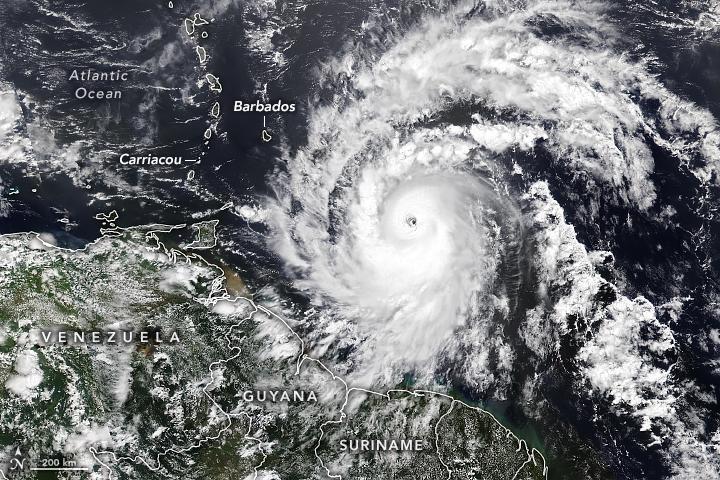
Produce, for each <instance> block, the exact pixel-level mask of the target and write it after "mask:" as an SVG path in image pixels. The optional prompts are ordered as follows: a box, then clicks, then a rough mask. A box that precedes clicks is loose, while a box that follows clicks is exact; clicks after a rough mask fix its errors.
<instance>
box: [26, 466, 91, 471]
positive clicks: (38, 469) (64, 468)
mask: <svg viewBox="0 0 720 480" xmlns="http://www.w3.org/2000/svg"><path fill="white" fill-rule="evenodd" d="M30 470H36V471H52V470H55V471H57V470H81V471H84V472H89V471H90V467H31V468H30Z"/></svg>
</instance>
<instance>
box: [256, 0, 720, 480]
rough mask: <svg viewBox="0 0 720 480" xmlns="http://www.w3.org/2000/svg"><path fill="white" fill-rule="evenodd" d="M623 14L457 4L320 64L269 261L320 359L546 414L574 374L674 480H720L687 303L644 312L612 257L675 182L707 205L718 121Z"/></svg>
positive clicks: (669, 207) (379, 24) (272, 208)
mask: <svg viewBox="0 0 720 480" xmlns="http://www.w3.org/2000/svg"><path fill="white" fill-rule="evenodd" d="M608 9H609V6H608V5H606V4H603V3H595V2H587V3H583V4H578V3H575V2H564V1H555V2H545V1H527V2H502V1H497V2H480V3H477V2H460V3H456V4H455V3H454V4H444V3H443V4H433V5H431V6H430V7H428V8H427V9H426V10H425V11H423V13H422V14H421V15H420V16H419V19H417V20H416V21H414V22H409V23H408V24H406V25H402V26H398V25H397V24H393V23H392V22H390V24H388V22H386V21H385V20H386V19H385V18H384V17H382V16H381V15H380V16H378V17H377V18H375V17H373V18H371V19H369V20H368V21H367V22H366V23H365V24H364V25H363V26H364V32H363V39H362V40H361V41H357V42H354V43H352V44H349V45H348V46H347V48H346V49H345V51H344V53H343V54H342V55H338V56H337V57H335V58H331V59H328V60H327V61H326V62H325V63H324V64H323V65H322V67H321V68H320V69H319V73H318V74H317V76H318V84H319V85H320V87H321V90H322V91H323V92H325V93H324V94H323V95H319V96H318V98H315V99H313V100H312V101H311V102H310V104H309V107H308V108H309V114H308V136H307V142H306V144H304V145H302V146H300V147H299V148H288V149H287V150H286V151H285V154H284V158H283V162H284V167H283V168H282V169H280V171H279V172H277V173H276V174H275V175H274V177H273V178H272V184H273V188H274V196H273V197H272V198H271V199H269V200H268V206H269V208H268V209H269V212H270V215H269V223H270V225H271V229H272V231H273V234H272V235H271V236H270V245H271V249H272V251H273V252H275V254H276V255H277V256H278V257H279V258H280V259H281V260H282V263H283V266H284V269H285V274H286V275H287V277H288V278H289V279H290V281H291V283H292V285H293V287H294V288H296V289H297V291H299V292H301V293H302V294H303V295H304V296H305V297H306V298H307V302H308V303H307V305H305V306H304V307H302V309H301V310H302V312H303V313H302V317H303V320H302V322H303V323H304V325H305V326H306V327H307V331H308V333H307V335H308V338H310V345H311V347H312V349H313V353H314V354H315V355H318V356H320V357H323V358H325V359H329V360H332V361H333V362H334V366H335V368H337V369H338V370H340V371H342V372H343V373H345V374H347V375H348V377H349V378H350V379H352V380H353V381H355V382H357V383H358V384H361V385H370V386H379V385H381V386H386V387H392V386H393V385H397V384H398V383H400V382H402V381H403V378H407V376H408V375H410V376H411V377H412V378H413V381H414V382H415V385H418V386H433V385H434V386H437V385H438V384H440V385H445V386H446V387H447V388H450V387H452V386H453V385H456V384H458V383H461V384H462V385H463V389H464V391H466V392H475V394H477V395H478V396H479V397H482V398H487V397H488V396H489V397H492V398H496V399H500V400H506V399H508V398H511V397H512V398H514V399H515V400H517V401H519V402H522V401H525V402H526V403H528V404H533V405H537V404H539V403H542V402H545V403H547V402H548V401H550V402H552V401H551V400H548V399H547V398H542V399H541V397H542V395H541V394H540V393H538V392H539V390H540V389H541V388H542V387H543V385H544V382H546V381H549V380H548V379H550V378H551V377H552V378H555V377H553V375H555V374H556V373H557V375H558V377H560V376H563V378H566V380H565V381H567V382H569V383H567V385H574V386H575V387H577V388H581V389H582V390H583V391H585V392H586V393H585V394H583V395H585V396H584V397H583V398H594V399H599V401H600V402H601V403H602V405H605V406H606V407H605V408H608V409H610V410H611V411H612V412H613V415H618V416H619V417H618V418H629V419H630V420H629V421H630V422H635V424H636V428H635V431H637V432H644V433H642V435H645V436H646V437H647V438H645V437H643V438H644V440H643V442H645V445H647V446H648V448H650V446H659V447H658V448H659V450H658V452H659V453H658V452H656V453H657V454H658V455H660V457H661V458H662V459H663V460H662V462H661V464H662V465H663V467H662V468H664V469H666V471H667V472H669V475H672V476H674V477H675V478H720V474H719V473H718V471H719V469H718V464H717V458H716V457H715V458H714V459H713V457H712V454H711V453H710V452H711V451H712V445H714V444H717V442H718V438H720V433H718V431H717V430H714V431H713V428H716V427H713V426H712V425H708V426H707V431H705V433H703V434H698V435H696V434H695V433H694V431H695V427H696V425H695V423H697V422H696V420H694V418H695V417H694V415H696V414H697V415H700V412H703V411H704V410H703V408H705V407H702V406H698V405H699V404H694V403H693V401H692V399H689V398H687V396H684V395H683V394H682V393H680V391H679V387H680V385H681V384H683V382H690V383H691V384H693V383H692V382H693V380H688V379H687V378H686V379H681V378H680V374H679V373H678V372H679V371H681V370H682V368H681V367H680V366H679V365H678V361H677V359H678V356H679V355H680V352H681V349H682V345H681V343H682V341H681V339H680V336H679V334H678V333H677V332H676V331H675V329H674V327H673V323H672V322H671V321H670V320H668V318H672V317H673V316H675V318H677V316H678V315H680V313H679V310H678V309H677V308H676V307H677V303H673V302H677V301H678V298H679V293H680V292H674V293H675V295H676V296H675V297H673V295H672V293H673V292H670V294H668V295H666V298H665V297H663V298H665V300H666V301H664V302H663V301H660V300H662V298H661V297H662V295H659V296H658V298H654V299H653V301H650V300H648V298H649V297H650V296H651V293H652V292H645V291H644V290H643V287H641V286H639V285H634V284H633V279H632V276H631V275H629V274H627V273H626V272H623V271H622V268H621V267H617V266H615V264H614V261H615V255H616V252H614V251H611V250H614V249H615V250H617V254H618V255H621V254H622V248H623V245H618V246H617V248H615V246H616V245H617V244H616V243H615V242H616V241H617V238H616V237H614V236H613V235H614V233H613V232H617V231H618V230H620V229H622V228H623V226H624V225H627V224H630V223H632V222H633V220H635V221H636V222H644V224H647V225H661V224H663V222H667V221H668V219H671V218H673V215H676V214H677V212H678V210H679V209H682V208H683V207H682V206H680V205H679V204H678V198H677V196H675V197H673V198H669V197H668V196H667V194H666V193H667V192H665V191H664V189H665V188H667V187H666V186H664V184H662V183H661V182H660V180H659V176H658V173H657V172H658V171H659V170H662V171H666V170H672V171H673V172H674V173H673V174H677V175H683V176H684V178H689V179H691V181H692V183H693V185H695V186H696V189H695V191H694V192H691V193H688V197H685V199H684V200H683V201H686V200H687V201H689V202H690V203H692V205H700V207H698V208H701V204H702V201H700V200H699V199H700V198H701V197H703V195H710V193H708V192H711V191H712V190H713V189H714V188H715V186H716V185H717V165H718V160H720V135H719V132H718V125H717V121H716V120H715V118H714V117H713V115H712V114H711V113H710V112H709V111H708V110H707V109H705V108H703V107H701V106H698V105H696V104H695V103H693V102H692V101H690V100H688V99H686V98H685V97H684V96H682V95H679V94H677V93H675V92H674V91H672V90H671V89H669V88H668V87H667V86H666V85H664V84H663V82H662V81H661V80H660V79H659V78H658V75H656V74H655V73H654V72H653V62H655V59H654V58H652V57H651V56H642V55H637V54H635V53H634V51H633V46H632V45H630V44H628V43H627V42H626V41H625V39H624V38H623V36H622V34H621V32H620V31H619V29H618V26H617V25H616V23H613V22H611V21H610V20H609V19H608V13H607V10H608ZM659 162H660V164H659ZM690 197H692V198H694V199H695V200H692V201H690V200H688V198H690ZM696 201H697V202H696ZM570 206H572V207H574V211H575V212H574V213H573V214H572V215H569V214H568V213H567V209H568V208H569V207H570ZM685 207H687V210H692V208H694V207H692V208H691V207H688V204H685ZM608 212H611V213H612V216H613V218H616V219H617V222H616V223H614V224H613V225H610V226H608V225H604V224H603V222H602V216H603V214H608ZM694 212H695V214H696V216H697V218H698V219H699V220H698V222H700V223H702V222H703V221H706V220H708V218H709V217H707V216H704V215H705V214H704V213H702V212H700V211H699V210H694ZM573 222H578V224H577V225H575V224H573ZM579 222H582V224H579ZM676 222H677V223H678V224H679V223H681V221H680V220H676ZM648 228H650V227H648ZM662 228H668V227H662ZM702 238H703V233H702V228H701V229H700V230H699V231H698V234H697V235H693V240H690V242H694V241H697V242H699V244H701V243H702ZM699 244H698V245H699ZM648 248H649V249H651V250H652V249H656V248H659V247H657V246H656V245H649V246H648ZM698 248H701V247H698ZM658 268H660V267H658ZM663 268H665V267H663ZM667 268H668V269H672V268H675V266H673V265H668V266H667ZM608 272H610V273H608ZM656 301H657V303H654V302H656ZM681 303H682V302H681ZM673 305H674V306H673ZM519 359H522V360H523V362H522V363H523V366H520V365H519V363H520V362H519ZM552 382H555V380H552V381H551V382H550V383H552ZM513 383H515V384H516V385H515V386H513ZM518 384H519V385H521V386H520V387H519V388H518V387H517V385H518ZM685 385H687V383H685ZM693 385H694V387H693V388H694V389H695V390H697V391H706V390H703V389H704V388H705V387H703V386H700V385H699V384H693ZM683 409H689V411H692V412H695V413H690V414H687V415H686V413H683ZM528 412H529V413H528V415H531V416H533V415H535V416H537V417H539V416H540V415H541V413H539V412H540V408H539V407H538V408H536V407H528ZM595 412H596V413H597V410H596V411H595ZM583 421H585V420H583ZM593 421H594V420H593ZM713 435H715V436H714V437H713ZM713 438H714V440H713ZM599 441H600V442H608V440H607V438H606V439H605V440H599ZM608 443H609V442H608ZM703 445H704V446H703ZM609 448H610V447H609ZM616 448H620V447H616ZM654 454H655V453H654ZM628 455H629V454H628ZM638 468H640V467H638ZM643 468H644V467H643ZM643 471H644V472H646V473H647V471H646V470H643ZM692 475H699V476H696V477H692Z"/></svg>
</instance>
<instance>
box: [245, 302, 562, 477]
mask: <svg viewBox="0 0 720 480" xmlns="http://www.w3.org/2000/svg"><path fill="white" fill-rule="evenodd" d="M253 304H254V305H255V306H256V307H257V308H258V310H260V311H262V312H264V313H266V314H268V315H271V316H273V317H275V318H277V319H278V320H280V321H281V322H282V323H283V325H285V327H286V328H287V329H288V330H289V331H290V333H292V334H293V335H294V336H295V337H296V338H297V339H298V341H299V342H300V345H301V352H300V355H299V356H298V360H297V366H296V371H295V375H298V374H299V373H300V368H301V366H302V364H303V363H304V362H305V360H310V361H313V362H316V363H317V364H319V365H320V366H321V367H322V368H323V369H324V370H325V371H327V372H328V373H329V374H330V375H331V376H332V377H333V380H340V381H341V382H342V383H343V385H344V386H345V401H344V403H343V405H342V407H341V409H340V418H339V419H336V420H329V421H327V422H324V423H322V424H321V425H320V438H319V440H318V443H317V444H316V446H315V458H316V459H317V460H318V462H319V463H320V465H321V466H322V468H323V469H324V470H325V472H326V474H327V475H328V477H330V478H337V479H342V476H341V475H338V474H333V473H331V472H330V469H329V468H328V467H327V466H326V465H325V463H324V462H323V460H322V458H320V456H319V454H318V449H319V448H320V444H321V442H322V439H323V438H324V436H325V430H324V427H325V426H326V425H331V424H342V423H343V421H344V420H345V419H346V418H347V413H346V412H345V408H346V407H347V404H348V401H349V396H350V393H352V392H353V391H360V392H364V393H368V394H371V395H378V396H382V397H385V398H387V399H388V400H391V397H390V394H391V393H394V392H397V393H404V394H409V395H411V396H425V395H431V396H439V397H442V398H445V399H447V400H450V401H451V404H450V407H451V409H452V407H453V406H454V405H455V404H456V403H459V404H460V405H462V406H464V407H466V408H469V409H471V410H475V411H477V412H480V413H482V414H485V415H489V416H490V418H492V419H493V421H494V422H495V423H496V424H497V425H498V426H500V427H501V428H502V429H503V430H505V435H506V437H512V438H514V439H515V440H516V441H517V442H518V446H517V449H516V450H515V451H516V452H519V451H520V450H521V449H522V448H523V446H524V447H525V451H526V452H527V453H528V459H527V460H526V461H525V462H524V463H523V464H522V466H521V467H520V468H519V469H518V470H517V472H515V475H514V476H513V478H512V479H511V480H515V479H516V478H517V475H518V474H519V473H520V472H521V471H522V469H523V468H524V467H525V465H527V464H528V463H529V462H530V461H532V462H533V464H534V465H536V466H537V461H536V459H535V454H537V455H539V456H540V458H541V459H542V466H543V476H544V477H545V478H547V475H548V467H547V462H546V460H545V457H544V456H543V454H542V453H541V452H540V451H539V450H537V449H536V448H534V447H533V448H532V449H531V448H529V446H528V444H527V442H526V441H525V440H524V439H521V438H519V437H518V436H517V435H515V434H514V433H513V432H512V431H511V430H510V429H509V428H507V427H506V426H505V425H503V424H502V423H500V421H499V420H498V419H497V418H496V417H495V415H493V414H492V413H490V412H488V411H487V410H484V409H482V408H480V407H475V406H472V405H468V404H467V403H465V402H463V401H461V400H458V399H456V398H454V397H452V396H450V395H447V394H444V393H439V392H434V391H431V390H404V389H390V390H387V391H386V392H385V393H382V392H376V391H373V390H369V389H366V388H361V387H349V386H348V384H347V382H346V381H345V380H343V379H342V378H341V377H339V376H337V375H336V374H335V373H334V372H333V371H332V370H330V369H329V368H328V367H327V366H326V365H325V364H324V363H322V361H320V360H318V359H316V358H313V357H311V356H309V355H308V354H306V353H305V341H304V340H303V339H302V338H301V337H300V335H298V334H297V332H295V330H293V329H292V327H290V325H289V323H288V322H287V321H286V320H285V319H284V318H282V317H281V316H279V315H277V314H276V313H274V312H273V311H271V310H269V309H268V308H266V307H264V306H262V305H259V304H255V303H254V302H253ZM448 413H449V411H448V412H446V413H445V414H444V415H443V416H441V417H440V419H439V420H438V423H437V424H436V426H435V429H436V431H435V433H436V435H437V434H438V432H437V426H438V425H439V424H440V421H441V420H442V418H443V417H444V416H445V415H447V414H448ZM435 446H436V449H437V454H438V459H439V460H440V463H441V464H442V465H443V466H445V468H446V469H447V470H448V478H450V476H451V475H452V470H451V469H450V468H449V467H448V465H447V464H446V463H445V461H444V460H443V459H442V457H441V455H440V447H439V443H438V442H437V437H436V445H435Z"/></svg>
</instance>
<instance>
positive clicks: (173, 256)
mask: <svg viewBox="0 0 720 480" xmlns="http://www.w3.org/2000/svg"><path fill="white" fill-rule="evenodd" d="M155 226H157V227H160V228H157V229H153V230H149V231H147V232H146V233H145V236H146V240H147V241H151V240H152V241H154V242H155V243H156V245H155V246H146V248H148V249H150V250H156V251H162V252H163V253H164V254H165V255H167V256H168V258H169V259H170V261H171V263H173V264H177V263H179V261H180V258H183V259H184V260H185V263H187V264H190V263H192V260H200V261H201V262H202V263H204V264H205V265H206V266H207V267H211V269H216V270H217V271H219V272H220V275H219V276H218V277H216V278H215V279H213V282H212V287H211V291H210V292H209V294H208V297H207V298H201V297H196V298H195V300H196V301H198V302H199V303H202V304H203V305H205V306H206V307H209V306H211V305H215V304H216V303H217V302H218V301H220V300H225V301H230V302H232V303H234V302H236V301H237V300H244V301H246V302H247V303H248V304H249V305H250V306H251V307H252V308H253V310H252V312H250V313H249V314H248V315H247V316H246V317H245V318H243V319H242V320H241V321H240V322H238V323H235V324H232V325H231V326H230V327H229V328H228V331H227V332H226V333H225V335H224V337H225V341H226V342H227V344H228V347H229V348H230V351H235V352H236V353H235V354H234V355H233V356H231V357H229V358H227V359H221V360H216V361H214V362H212V363H211V364H210V366H209V367H208V371H209V373H210V375H209V376H210V381H209V382H208V383H207V384H206V385H205V386H204V387H203V388H202V391H203V394H204V395H205V396H206V397H207V398H208V400H210V402H212V404H213V405H214V406H215V408H217V409H218V410H219V411H220V412H221V413H222V414H223V415H224V416H225V419H226V420H227V424H226V425H225V426H224V427H223V428H222V429H221V430H220V431H218V433H217V434H216V435H213V436H206V437H204V438H202V439H200V440H198V441H197V442H195V443H194V444H191V445H189V446H185V447H182V448H177V446H176V445H174V446H172V447H169V448H167V449H165V450H164V451H162V452H159V453H158V454H157V455H156V457H155V466H152V465H150V464H149V463H148V462H147V460H145V459H144V458H143V457H141V456H140V455H136V456H134V457H130V456H124V457H123V456H120V457H119V456H117V455H116V454H115V452H113V451H101V452H98V451H97V450H96V449H95V448H94V447H90V448H88V451H89V452H90V453H91V454H92V456H93V457H94V458H95V460H96V461H97V462H98V463H99V464H100V465H101V466H102V467H105V468H106V469H107V470H108V478H109V479H112V478H113V476H112V468H111V467H110V466H108V465H107V464H106V463H104V462H103V461H102V460H101V459H100V458H99V457H98V455H109V456H110V457H112V459H113V461H114V462H115V463H118V462H122V461H126V462H131V463H136V464H137V463H142V464H144V465H145V466H146V467H147V468H148V469H150V470H151V471H153V472H157V471H159V470H160V469H161V468H162V466H161V463H160V459H161V458H162V457H164V456H166V455H167V454H169V453H178V454H180V453H186V452H188V451H190V450H193V449H195V448H198V447H200V446H202V445H203V444H205V443H207V442H209V441H214V440H217V439H219V438H220V437H222V436H223V434H224V433H225V432H227V431H228V430H229V429H230V427H231V426H232V418H233V417H239V416H244V417H246V418H247V419H248V430H247V432H246V433H245V435H244V437H243V438H244V439H246V440H251V441H254V442H257V443H258V445H262V441H261V440H260V439H258V438H255V437H253V436H252V435H250V433H251V432H252V426H253V421H252V420H253V419H252V417H251V416H250V415H249V414H248V413H246V412H240V413H228V412H226V411H225V410H224V409H223V408H222V407H221V406H220V405H219V404H218V403H217V402H215V399H214V398H213V397H212V396H211V395H210V394H209V393H208V391H207V388H208V387H209V386H210V385H212V384H213V382H214V381H215V376H214V367H215V366H216V365H219V364H227V363H228V362H230V361H232V360H234V359H236V358H238V357H239V356H240V354H241V350H240V348H238V347H235V346H233V345H232V343H231V342H230V338H229V336H230V334H231V333H232V331H233V329H235V328H236V327H239V326H240V325H241V324H242V323H244V322H246V321H248V320H250V319H252V317H253V315H255V313H257V312H258V310H259V309H258V307H257V305H256V304H255V302H253V301H252V300H251V299H249V298H247V297H242V296H236V297H234V298H232V297H231V296H230V295H229V294H228V293H227V290H226V288H225V285H224V284H225V281H226V277H225V272H224V271H223V270H222V268H220V266H218V265H216V264H213V263H210V262H208V261H207V260H206V259H205V258H203V257H201V256H200V255H198V254H196V253H193V254H189V255H188V254H186V253H184V252H182V251H180V250H177V249H175V248H171V249H168V248H167V247H166V246H165V244H164V243H163V242H162V241H161V240H160V238H159V237H158V236H157V233H170V232H172V231H173V230H178V229H182V228H186V227H187V224H184V223H183V224H178V225H161V224H160V225H155ZM149 227H153V225H150V226H149ZM111 230H112V233H119V234H120V235H121V234H122V233H121V232H125V231H130V230H133V228H132V227H131V228H120V227H118V228H115V229H111ZM108 233H111V232H108ZM101 238H103V237H101ZM101 238H100V239H101ZM100 239H98V240H96V242H97V241H99V240H100ZM216 239H217V234H216ZM93 243H95V242H93ZM48 245H50V244H48ZM50 246H52V245H50ZM70 251H72V250H70ZM218 294H219V295H218ZM293 333H294V332H293ZM296 336H297V335H296ZM298 338H299V337H298ZM258 450H259V451H260V453H261V454H262V455H263V459H262V461H261V462H260V463H259V464H258V465H256V466H254V467H253V469H254V476H253V480H256V479H257V476H258V469H259V468H260V467H261V466H262V465H263V464H264V463H265V461H266V460H267V454H266V453H265V452H264V451H263V449H262V448H261V447H260V446H259V447H258Z"/></svg>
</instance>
